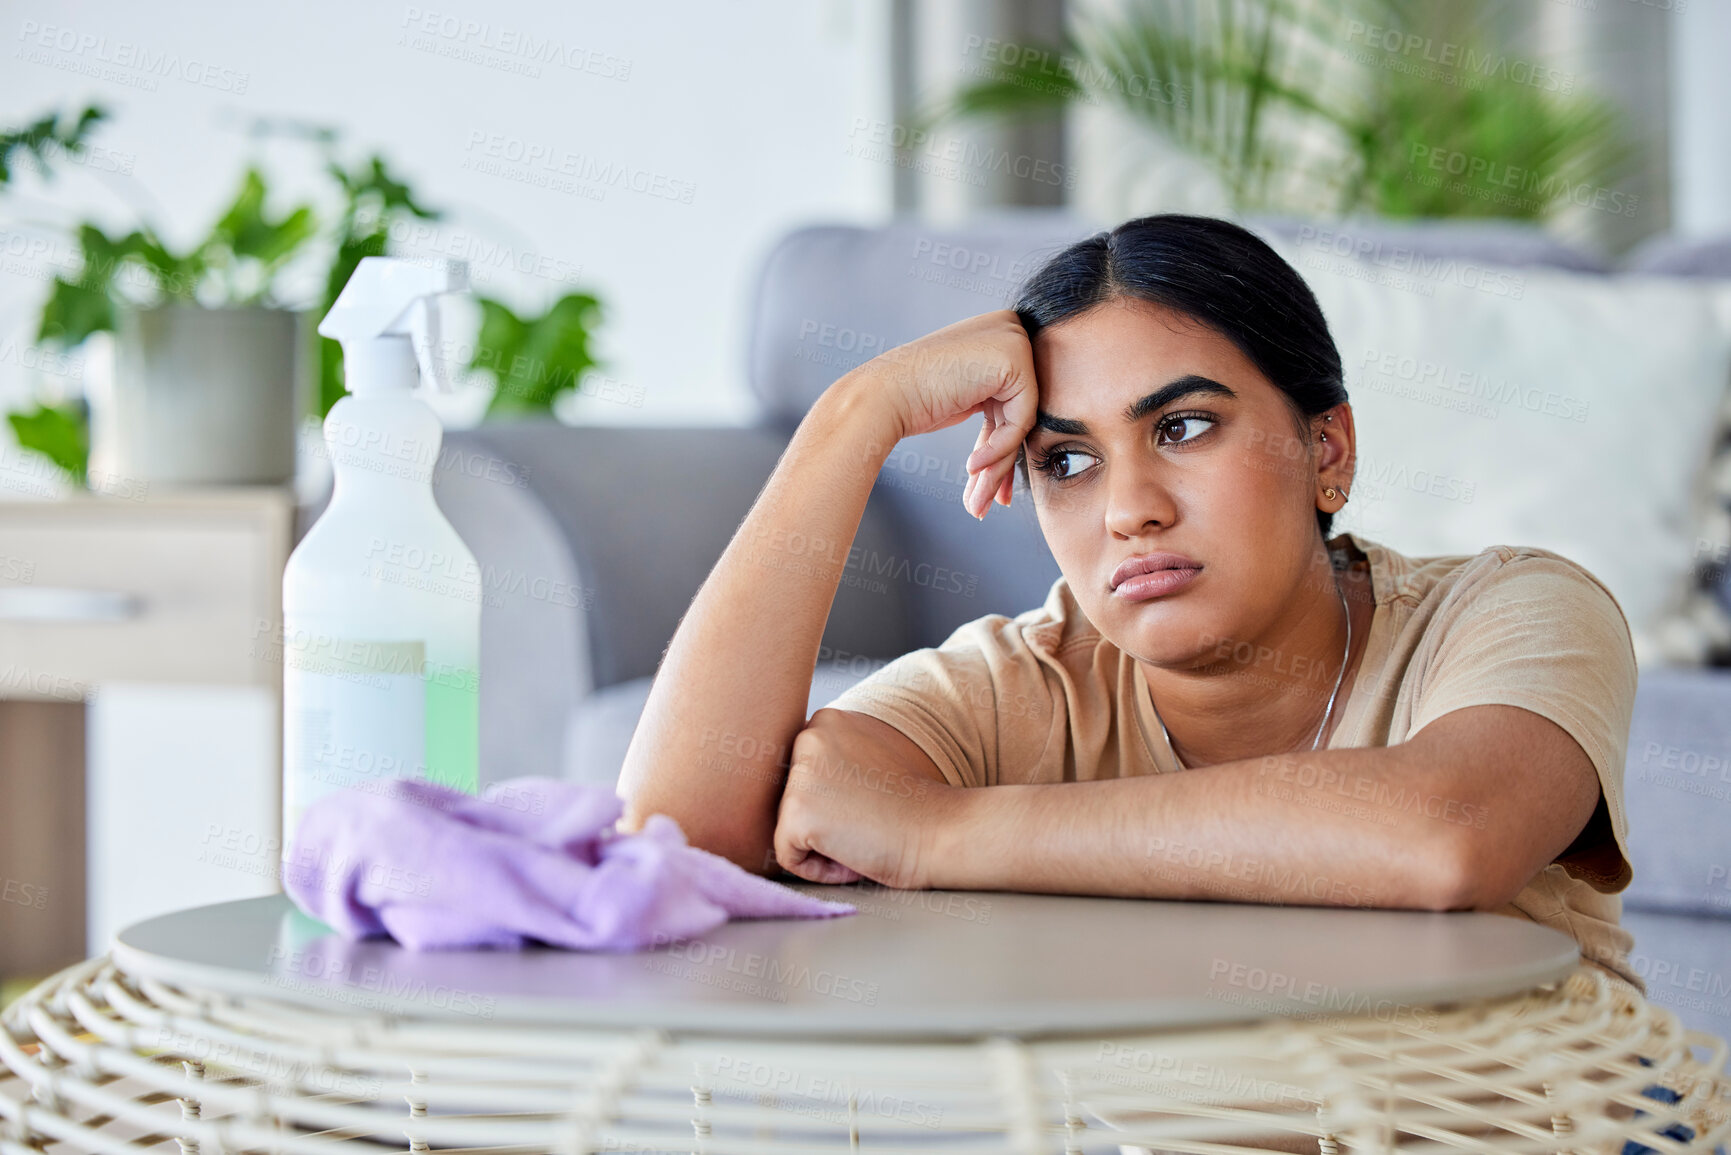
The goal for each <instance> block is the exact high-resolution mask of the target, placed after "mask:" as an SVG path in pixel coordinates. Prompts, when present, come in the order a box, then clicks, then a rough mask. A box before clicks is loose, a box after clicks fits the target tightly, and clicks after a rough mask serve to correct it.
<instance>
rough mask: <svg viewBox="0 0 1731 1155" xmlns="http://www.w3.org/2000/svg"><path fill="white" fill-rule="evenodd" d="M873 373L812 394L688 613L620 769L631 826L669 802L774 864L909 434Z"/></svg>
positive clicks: (722, 842)
mask: <svg viewBox="0 0 1731 1155" xmlns="http://www.w3.org/2000/svg"><path fill="white" fill-rule="evenodd" d="M872 386H873V382H872V379H871V378H869V377H864V376H849V377H844V378H842V379H841V380H840V381H837V382H836V383H835V384H834V385H832V386H831V387H830V388H829V389H828V390H827V391H826V392H825V393H824V395H823V396H822V397H820V398H819V399H818V401H817V403H816V404H815V405H813V406H812V408H811V410H810V411H809V412H808V413H807V414H806V416H805V419H804V420H803V421H801V422H800V424H799V427H798V429H796V430H795V431H794V434H793V437H792V439H791V440H790V442H789V443H788V446H787V449H786V450H785V451H784V452H783V453H782V456H781V459H780V460H779V461H778V462H777V464H776V467H775V470H774V472H773V473H772V474H771V475H770V478H769V480H768V482H767V483H766V484H765V485H764V488H763V491H762V493H760V494H759V495H758V498H757V500H756V502H755V503H753V505H752V508H751V511H750V513H748V514H747V515H746V518H745V520H744V521H743V522H742V523H741V524H740V527H739V529H738V531H737V532H736V533H735V534H734V537H733V540H732V541H731V542H730V543H729V544H728V546H727V549H726V551H725V552H724V553H723V554H722V556H721V559H720V560H719V561H717V562H716V564H715V568H714V569H713V570H712V571H711V572H710V574H709V576H708V577H707V578H706V579H705V581H704V583H703V585H702V586H701V587H700V588H699V589H698V591H697V595H696V597H695V598H694V599H693V600H692V603H691V607H690V608H689V609H688V610H687V611H686V613H685V615H684V617H683V618H681V620H680V623H679V628H678V629H677V630H676V631H675V633H674V635H673V640H672V641H671V642H670V643H669V644H668V647H667V652H666V654H665V655H664V656H663V658H662V661H661V664H660V667H659V668H658V670H657V671H656V675H655V681H654V684H653V686H652V687H651V688H650V691H649V698H648V700H647V702H646V703H645V704H644V708H643V714H642V718H641V720H640V721H639V722H638V725H637V730H636V733H635V734H634V735H633V737H632V739H631V746H630V749H629V750H628V751H627V753H626V755H625V763H624V766H623V769H622V771H621V773H620V779H619V793H620V794H621V795H622V796H623V797H624V799H625V802H626V810H625V817H624V820H623V822H622V824H621V825H622V826H623V828H625V829H628V830H632V829H636V828H638V827H639V826H641V825H642V823H643V821H644V820H645V819H646V818H647V817H648V816H649V815H650V814H655V813H660V814H667V815H670V816H672V817H673V818H674V819H676V820H677V821H678V822H679V825H680V827H681V828H682V829H683V830H684V831H685V835H686V838H687V839H688V840H689V841H690V842H691V844H692V845H694V846H699V847H702V848H703V849H705V850H710V851H713V852H714V853H717V854H720V855H723V856H724V857H726V858H729V859H732V860H733V861H734V862H736V863H738V864H739V865H740V866H743V867H745V868H746V869H747V870H751V871H754V872H757V873H765V872H766V871H767V870H768V868H769V866H770V856H771V847H772V845H773V835H774V831H775V820H776V808H777V806H778V804H779V802H780V799H781V790H782V783H783V782H784V780H785V778H786V774H787V762H788V757H789V754H790V752H791V748H792V744H793V740H794V737H795V735H797V734H798V733H799V731H800V730H801V729H802V728H803V727H804V725H805V722H806V702H807V699H808V698H809V696H810V693H811V678H812V670H813V667H814V666H815V665H816V662H817V654H818V646H819V643H820V642H821V640H822V637H823V630H824V624H825V622H827V621H828V618H829V612H830V606H831V604H832V603H833V602H834V600H835V593H836V588H837V586H838V585H839V583H840V580H841V575H842V571H843V570H844V569H845V568H846V565H847V559H848V552H849V549H850V548H851V546H852V544H853V539H854V535H855V533H856V532H857V531H858V529H859V524H860V518H861V517H862V516H863V515H864V512H865V506H866V500H867V498H869V497H870V495H871V488H872V484H873V483H874V482H875V481H876V479H877V475H878V471H879V470H880V469H881V468H882V467H883V464H884V462H885V461H886V460H888V458H889V454H890V452H891V450H892V449H894V447H895V443H896V440H897V437H898V432H897V429H896V427H895V418H894V416H893V411H892V410H889V409H888V408H887V407H886V406H884V405H882V404H880V403H878V402H877V401H876V399H875V398H874V397H873V396H872V392H871V391H872ZM691 496H692V500H693V501H701V500H703V494H701V493H694V494H692V495H691ZM646 529H647V530H648V531H649V532H653V530H654V527H646Z"/></svg>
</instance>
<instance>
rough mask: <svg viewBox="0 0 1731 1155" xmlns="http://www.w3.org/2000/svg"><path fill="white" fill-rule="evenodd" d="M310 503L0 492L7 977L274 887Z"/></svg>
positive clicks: (276, 498) (1, 945) (1, 927)
mask: <svg viewBox="0 0 1731 1155" xmlns="http://www.w3.org/2000/svg"><path fill="white" fill-rule="evenodd" d="M293 513H294V500H293V494H292V491H291V490H289V489H287V488H279V487H265V486H257V487H236V488H212V489H199V490H179V491H173V490H171V491H152V492H150V493H149V494H148V495H147V496H146V497H144V498H143V499H140V500H132V499H129V498H126V497H112V496H101V495H94V494H89V493H83V492H79V493H75V494H73V495H71V496H68V497H65V498H59V499H54V500H41V501H7V502H0V976H5V975H18V974H25V973H36V974H41V973H44V972H46V971H48V970H51V969H53V968H54V967H58V966H61V965H64V964H65V963H67V962H69V961H72V960H74V959H80V958H84V957H85V956H86V955H87V954H90V953H93V952H96V953H99V952H101V951H102V950H104V949H106V948H107V945H108V941H109V939H110V938H111V937H112V935H113V933H114V932H115V931H116V930H118V929H119V928H120V927H121V926H124V925H126V924H128V923H130V922H134V921H136V920H138V919H140V918H143V917H147V916H149V915H151V914H156V913H160V912H162V911H166V910H173V909H176V908H178V907H182V906H186V905H188V904H189V903H197V902H200V901H214V900H217V899H221V898H238V897H243V896H247V895H257V894H269V893H272V892H274V891H276V890H277V883H276V874H275V870H276V859H277V858H278V855H277V854H276V853H275V852H274V849H272V850H271V851H269V852H263V851H262V844H263V843H264V842H267V841H268V840H269V839H271V838H274V837H276V833H277V831H278V830H279V823H280V820H279V818H278V811H279V808H280V795H281V788H280V782H281V771H280V767H279V763H280V760H281V738H280V733H281V722H280V714H281V711H280V699H281V684H282V673H281V664H280V655H279V654H278V653H277V649H278V646H277V643H276V639H277V638H278V637H279V633H278V627H277V623H278V622H279V621H280V619H281V608H280V607H281V598H282V569H283V565H284V562H285V561H286V559H287V555H288V550H289V548H290V544H291V528H292V519H293ZM87 719H88V721H89V723H90V724H89V725H88V726H87ZM87 733H88V735H89V744H88V748H87V745H86V735H87ZM87 782H88V787H89V788H88V789H87V788H86V786H87ZM188 848H190V849H188ZM248 850H250V851H252V854H251V855H250V856H249V855H248V854H247V851H248Z"/></svg>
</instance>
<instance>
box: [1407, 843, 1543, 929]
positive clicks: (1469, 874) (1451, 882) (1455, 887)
mask: <svg viewBox="0 0 1731 1155" xmlns="http://www.w3.org/2000/svg"><path fill="white" fill-rule="evenodd" d="M1472 833H1474V832H1472V831H1470V830H1463V831H1461V832H1460V833H1459V834H1455V833H1454V832H1450V834H1451V835H1453V836H1445V837H1443V838H1439V839H1437V840H1435V842H1433V843H1432V845H1431V849H1430V853H1428V854H1427V855H1426V856H1425V864H1424V869H1423V871H1422V874H1421V881H1420V882H1419V884H1418V886H1417V888H1416V889H1417V891H1418V895H1417V897H1418V899H1419V902H1418V905H1419V907H1420V909H1423V910H1488V911H1494V910H1499V909H1501V908H1502V907H1505V906H1507V905H1508V904H1509V903H1510V902H1512V901H1513V900H1514V897H1515V896H1516V895H1517V894H1519V893H1520V892H1521V889H1522V888H1523V887H1524V886H1525V885H1526V883H1527V879H1526V878H1524V877H1521V878H1517V877H1515V876H1516V874H1517V873H1518V872H1517V871H1516V870H1515V869H1513V868H1512V864H1510V863H1508V862H1505V861H1504V860H1503V859H1502V857H1500V856H1498V855H1497V854H1496V853H1495V848H1494V847H1493V848H1487V847H1486V846H1485V845H1484V843H1483V840H1482V839H1474V838H1472V837H1468V835H1470V834H1472ZM1487 850H1489V851H1490V852H1489V853H1487Z"/></svg>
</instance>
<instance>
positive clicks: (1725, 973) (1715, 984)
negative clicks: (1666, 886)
mask: <svg viewBox="0 0 1731 1155" xmlns="http://www.w3.org/2000/svg"><path fill="white" fill-rule="evenodd" d="M1623 925H1624V926H1625V927H1627V928H1628V930H1629V932H1630V933H1631V934H1633V935H1634V936H1635V948H1634V950H1632V951H1630V952H1629V963H1630V966H1631V967H1633V968H1634V971H1635V973H1636V974H1638V975H1640V976H1641V978H1642V979H1643V980H1645V981H1646V984H1647V999H1648V1001H1650V1002H1653V1003H1656V1004H1658V1005H1659V1006H1661V1007H1665V1008H1666V1009H1668V1010H1670V1011H1672V1012H1673V1013H1674V1014H1676V1016H1677V1017H1678V1018H1679V1019H1681V1020H1682V1022H1683V1025H1684V1026H1685V1027H1689V1028H1691V1029H1692V1030H1697V1031H1706V1032H1707V1033H1708V1034H1710V1035H1717V1036H1718V1037H1719V1038H1721V1039H1731V922H1725V921H1722V920H1718V919H1701V918H1691V917H1689V916H1687V915H1681V914H1654V913H1652V912H1650V911H1624V912H1623Z"/></svg>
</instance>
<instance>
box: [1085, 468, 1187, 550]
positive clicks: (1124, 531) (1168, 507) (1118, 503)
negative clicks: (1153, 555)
mask: <svg viewBox="0 0 1731 1155" xmlns="http://www.w3.org/2000/svg"><path fill="white" fill-rule="evenodd" d="M1101 468H1105V469H1106V476H1105V477H1104V478H1103V479H1102V480H1104V481H1105V483H1106V486H1105V489H1106V528H1107V529H1109V530H1111V531H1112V532H1113V533H1116V534H1119V535H1121V536H1123V537H1137V536H1140V535H1141V534H1143V533H1145V532H1147V530H1148V529H1149V528H1150V527H1159V528H1165V527H1168V526H1170V525H1171V524H1172V522H1173V519H1174V518H1175V517H1176V516H1177V513H1178V507H1177V501H1176V498H1175V495H1174V494H1173V492H1172V487H1171V486H1170V485H1169V484H1167V482H1166V481H1165V479H1163V478H1161V477H1160V475H1159V472H1158V471H1157V470H1154V469H1151V468H1149V467H1148V466H1147V465H1144V464H1142V463H1139V462H1138V463H1135V464H1124V463H1122V462H1120V463H1119V464H1118V465H1117V467H1116V468H1111V467H1106V466H1101Z"/></svg>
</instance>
